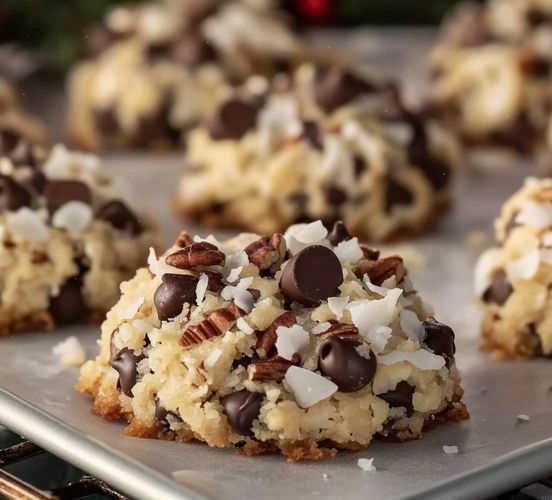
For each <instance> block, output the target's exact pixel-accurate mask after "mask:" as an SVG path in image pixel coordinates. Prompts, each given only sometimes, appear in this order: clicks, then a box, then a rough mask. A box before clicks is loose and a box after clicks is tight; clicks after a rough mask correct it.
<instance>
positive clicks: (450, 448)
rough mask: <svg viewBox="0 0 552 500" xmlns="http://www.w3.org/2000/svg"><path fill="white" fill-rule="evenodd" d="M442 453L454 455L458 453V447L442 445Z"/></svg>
mask: <svg viewBox="0 0 552 500" xmlns="http://www.w3.org/2000/svg"><path fill="white" fill-rule="evenodd" d="M443 451H444V452H445V454H447V455H456V454H457V453H458V446H448V445H446V444H445V445H443Z"/></svg>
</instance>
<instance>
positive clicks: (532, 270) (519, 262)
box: [506, 248, 540, 281]
mask: <svg viewBox="0 0 552 500" xmlns="http://www.w3.org/2000/svg"><path fill="white" fill-rule="evenodd" d="M539 265H540V251H539V249H538V248H534V249H533V250H530V251H529V252H527V253H526V254H525V255H523V256H522V257H520V258H519V259H516V260H513V261H512V262H508V264H506V275H507V276H508V279H509V280H510V281H515V280H530V279H531V278H532V277H533V276H535V274H536V273H537V270H538V268H539Z"/></svg>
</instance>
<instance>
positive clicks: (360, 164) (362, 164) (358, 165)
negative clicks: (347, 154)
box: [353, 155, 367, 178]
mask: <svg viewBox="0 0 552 500" xmlns="http://www.w3.org/2000/svg"><path fill="white" fill-rule="evenodd" d="M353 168H354V171H355V177H357V178H358V177H360V176H361V175H362V174H363V173H364V172H365V171H366V169H367V165H366V160H365V159H364V158H363V157H362V156H359V155H354V156H353Z"/></svg>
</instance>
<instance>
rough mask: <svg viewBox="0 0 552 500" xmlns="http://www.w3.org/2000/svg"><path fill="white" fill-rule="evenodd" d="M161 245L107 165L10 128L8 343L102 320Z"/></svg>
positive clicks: (3, 176)
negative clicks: (16, 335)
mask: <svg viewBox="0 0 552 500" xmlns="http://www.w3.org/2000/svg"><path fill="white" fill-rule="evenodd" d="M132 201H133V200H130V202H132ZM132 205H135V204H134V203H132ZM158 241H159V240H158V236H157V231H156V230H155V228H154V226H153V224H152V222H151V221H150V220H149V218H147V217H144V216H143V215H142V214H141V213H140V212H139V211H136V209H135V208H134V207H133V206H131V204H130V203H129V201H126V200H123V199H122V198H121V196H120V194H119V193H118V190H117V188H116V184H115V182H114V179H112V178H111V175H110V174H109V173H108V172H107V171H106V170H104V169H103V168H102V167H101V166H100V161H99V159H98V158H96V157H95V156H92V155H86V154H83V153H77V152H72V151H69V150H67V149H66V148H65V147H64V146H61V145H58V146H56V147H54V148H53V150H52V151H46V150H43V149H41V148H40V147H35V146H33V145H31V144H30V143H29V142H28V141H27V140H26V139H25V138H24V137H22V136H21V135H18V134H16V133H15V132H14V131H13V130H12V129H2V128H1V127H0V335H7V334H10V333H13V332H16V331H20V330H33V329H51V328H53V327H54V326H55V325H62V324H70V323H75V322H83V321H87V320H96V321H97V320H98V319H99V318H100V317H101V316H103V315H104V314H105V312H106V311H107V310H109V309H110V308H111V307H112V306H113V304H115V302H116V301H117V300H118V298H119V284H120V282H121V281H123V280H125V279H128V278H129V277H131V276H132V275H133V274H134V272H135V270H136V269H137V268H138V267H140V266H141V265H143V264H144V263H145V262H146V259H147V255H148V249H149V248H150V247H151V246H157V245H158V244H159V243H158Z"/></svg>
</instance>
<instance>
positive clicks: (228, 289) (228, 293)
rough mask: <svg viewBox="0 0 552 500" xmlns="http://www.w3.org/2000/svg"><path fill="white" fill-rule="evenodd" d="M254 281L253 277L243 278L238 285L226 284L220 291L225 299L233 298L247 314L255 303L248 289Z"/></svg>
mask: <svg viewBox="0 0 552 500" xmlns="http://www.w3.org/2000/svg"><path fill="white" fill-rule="evenodd" d="M252 283H253V278H252V277H248V278H243V279H241V280H240V281H239V282H238V284H237V285H236V286H231V285H228V286H225V287H224V288H223V289H222V292H221V293H220V295H221V297H222V298H223V299H224V300H233V301H234V303H235V304H236V305H237V306H238V307H239V308H240V309H242V310H243V311H245V313H246V314H249V313H250V312H251V310H252V309H253V306H254V305H255V299H254V298H253V295H251V293H250V292H249V291H248V290H247V289H248V288H249V287H250V286H251V284H252Z"/></svg>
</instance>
